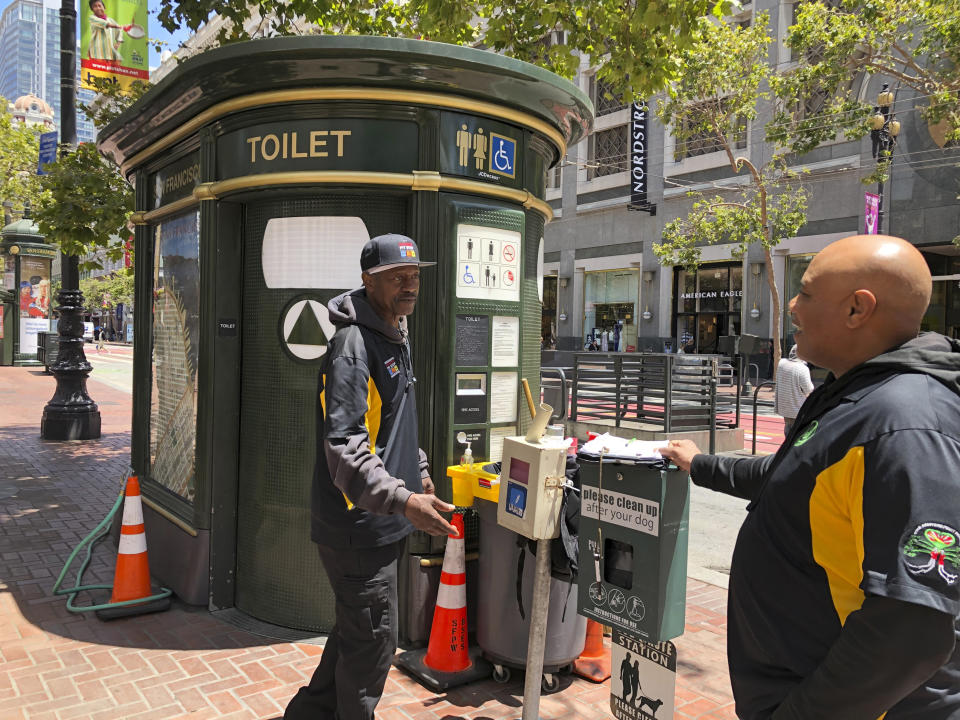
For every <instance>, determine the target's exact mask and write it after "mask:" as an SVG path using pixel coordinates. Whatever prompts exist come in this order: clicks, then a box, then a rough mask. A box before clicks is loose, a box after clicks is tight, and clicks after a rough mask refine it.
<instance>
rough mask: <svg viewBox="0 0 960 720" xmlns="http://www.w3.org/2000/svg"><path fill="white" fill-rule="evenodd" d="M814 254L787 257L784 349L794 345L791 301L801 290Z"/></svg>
mask: <svg viewBox="0 0 960 720" xmlns="http://www.w3.org/2000/svg"><path fill="white" fill-rule="evenodd" d="M813 258H814V256H813V254H810V255H791V256H790V257H788V258H787V277H786V281H785V282H784V283H783V285H784V287H783V298H782V300H781V302H782V304H783V340H784V343H783V349H784V352H787V351H788V350H789V349H790V348H791V347H793V323H792V322H791V320H790V301H791V300H792V299H793V298H794V296H796V294H797V293H798V292H800V283H801V281H802V280H803V274H804V273H805V272H806V271H807V268H808V267H809V266H810V261H811V260H813Z"/></svg>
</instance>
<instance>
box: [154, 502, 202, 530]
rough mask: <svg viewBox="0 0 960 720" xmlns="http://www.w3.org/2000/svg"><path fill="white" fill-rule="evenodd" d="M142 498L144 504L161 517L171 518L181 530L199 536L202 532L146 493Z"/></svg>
mask: <svg viewBox="0 0 960 720" xmlns="http://www.w3.org/2000/svg"><path fill="white" fill-rule="evenodd" d="M141 500H143V504H144V505H146V506H147V507H148V508H150V509H151V510H153V511H154V512H155V513H157V514H158V515H160V516H161V517H163V518H165V519H167V520H169V521H170V522H172V523H173V524H174V525H176V526H177V527H178V528H180V529H181V530H183V531H184V532H185V533H186V534H187V535H191V536H193V537H197V535H199V534H200V533H198V532H197V529H196V528H194V527H191V526H190V525H188V524H187V523H185V522H184V521H183V520H181V519H180V518H178V517H177V516H176V515H174V514H173V513H172V512H170V511H169V510H167V509H166V508H164V507H161V506H160V505H158V504H157V503H155V502H154V501H153V500H151V499H150V498H148V497H146V496H145V495H144V496H141Z"/></svg>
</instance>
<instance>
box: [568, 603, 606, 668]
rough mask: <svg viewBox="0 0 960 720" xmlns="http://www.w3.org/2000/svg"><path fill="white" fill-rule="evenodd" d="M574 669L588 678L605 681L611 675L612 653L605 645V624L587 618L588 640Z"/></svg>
mask: <svg viewBox="0 0 960 720" xmlns="http://www.w3.org/2000/svg"><path fill="white" fill-rule="evenodd" d="M573 671H574V672H575V673H576V674H577V675H580V676H581V677H585V678H587V680H593V681H594V682H603V681H604V680H606V679H607V678H608V677H610V653H609V652H608V651H607V650H605V649H604V647H603V625H601V624H600V623H598V622H597V621H596V620H591V619H589V618H587V641H586V644H585V645H584V646H583V652H582V653H580V657H578V658H577V659H576V660H574V661H573Z"/></svg>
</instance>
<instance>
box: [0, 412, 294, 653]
mask: <svg viewBox="0 0 960 720" xmlns="http://www.w3.org/2000/svg"><path fill="white" fill-rule="evenodd" d="M129 443H130V436H129V433H125V432H124V433H105V434H104V435H103V436H102V437H101V438H100V439H99V440H91V441H84V442H80V441H74V442H47V441H44V440H43V439H41V438H40V435H39V427H38V425H36V424H34V425H18V426H8V427H0V627H5V628H7V629H8V630H9V629H10V628H12V629H13V630H15V631H16V632H15V634H14V637H16V635H19V636H20V637H21V638H28V637H30V636H35V639H36V641H37V642H41V643H42V641H43V639H44V637H43V636H44V634H45V633H46V634H49V635H54V636H59V637H61V638H66V639H70V640H79V641H83V642H89V643H95V644H102V645H111V646H119V647H131V648H143V649H152V648H164V649H178V650H194V649H196V650H200V649H211V648H237V647H247V646H256V645H270V644H273V643H275V641H274V640H271V639H269V638H263V637H259V636H257V635H254V634H252V633H249V632H245V631H242V630H238V629H237V628H236V627H234V626H232V625H229V624H227V623H224V622H222V621H220V620H218V619H216V618H215V617H213V616H212V615H211V614H210V613H209V612H208V611H207V609H206V608H203V607H199V608H198V607H191V606H187V605H184V604H183V603H179V602H175V603H174V606H173V608H172V609H171V610H169V611H167V612H164V613H158V614H154V615H142V616H138V617H132V618H125V619H120V620H113V621H110V622H104V621H101V620H99V619H97V618H96V616H95V615H94V614H93V613H89V612H88V613H71V612H69V611H68V610H67V608H66V602H67V598H66V596H55V595H53V592H52V589H53V585H54V583H55V581H56V579H57V577H58V575H59V574H60V571H61V569H62V568H63V566H64V564H65V563H66V561H67V559H68V557H69V555H70V553H71V552H72V551H73V549H74V548H75V547H76V546H77V545H78V544H80V542H81V541H82V540H83V539H84V538H85V537H86V536H87V535H88V534H90V533H91V532H92V531H93V530H94V529H95V528H96V527H97V525H98V524H99V523H100V521H101V520H103V518H104V517H106V515H107V513H108V512H109V511H110V508H111V507H112V506H113V503H114V502H115V501H116V499H117V495H118V494H119V492H120V488H121V484H122V481H123V478H124V473H125V472H126V470H127V466H128V463H129V457H130V449H129ZM148 543H149V539H148ZM148 552H150V553H158V552H163V548H156V547H154V548H150V547H149V544H148ZM84 557H85V551H84V552H82V553H80V554H79V555H78V556H77V558H76V559H75V560H74V563H73V565H72V566H71V572H70V573H69V574H68V575H67V576H66V578H65V580H64V582H63V586H64V587H68V588H69V587H72V586H74V585H75V584H78V583H77V582H76V571H77V570H78V569H79V568H80V566H81V564H82V561H83V558H84ZM115 562H116V545H115V544H114V543H113V542H112V540H111V539H109V538H108V539H105V540H103V541H102V542H100V543H98V545H97V547H96V548H95V551H94V553H93V558H92V560H91V562H90V565H89V567H88V568H87V571H86V573H85V574H84V577H83V580H82V584H84V585H92V584H110V583H112V582H113V570H114V565H115ZM104 595H105V592H104ZM102 599H103V596H101V597H100V598H96V597H94V595H93V593H82V594H81V595H80V596H79V597H78V598H77V600H76V602H75V604H76V605H78V606H84V605H91V604H93V603H94V602H97V601H102ZM47 639H48V640H51V641H55V638H50V637H48V638H47Z"/></svg>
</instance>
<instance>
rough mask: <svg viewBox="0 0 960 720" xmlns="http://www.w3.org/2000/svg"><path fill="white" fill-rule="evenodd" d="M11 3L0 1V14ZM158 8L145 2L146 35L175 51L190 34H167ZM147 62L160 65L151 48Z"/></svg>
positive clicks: (150, 1)
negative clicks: (158, 13)
mask: <svg viewBox="0 0 960 720" xmlns="http://www.w3.org/2000/svg"><path fill="white" fill-rule="evenodd" d="M12 1H13V0H0V12H3V10H5V9H6V7H7V6H8V5H9V4H10V3H11V2H12ZM86 1H87V0H81V2H86ZM159 7H160V2H159V0H147V9H148V12H149V15H148V27H147V35H148V37H150V38H155V39H158V40H163V41H165V42H166V43H167V45H165V46H164V49H169V50H176V49H177V48H178V47H180V45H181V43H183V42H184V41H185V40H186V39H187V38H188V37H190V33H189V31H187V30H180V31H178V32H176V33H173V34H171V33H168V32H167V31H166V30H164V29H163V28H162V27H160V23H159V21H158V20H157V15H156V13H157V10H158V9H159ZM79 15H80V8H79V5H78V6H77V17H78V18H79ZM78 38H79V30H78ZM148 62H149V64H150V68H151V69H153V68H155V67H156V66H157V65H159V64H160V53H159V52H157V51H156V50H155V49H154V48H153V46H150V58H149V60H148Z"/></svg>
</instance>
